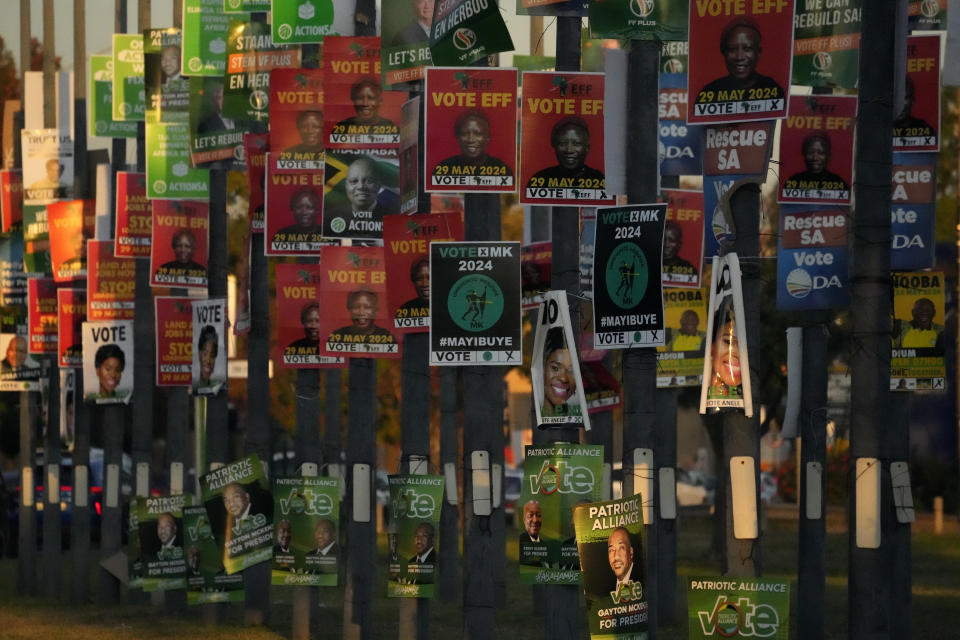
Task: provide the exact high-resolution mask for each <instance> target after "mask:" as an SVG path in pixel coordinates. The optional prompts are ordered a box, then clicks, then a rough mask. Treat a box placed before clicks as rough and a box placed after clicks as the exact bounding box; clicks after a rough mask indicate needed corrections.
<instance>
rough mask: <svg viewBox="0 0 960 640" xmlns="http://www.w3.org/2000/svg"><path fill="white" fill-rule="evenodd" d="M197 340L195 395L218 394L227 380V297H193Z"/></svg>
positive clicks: (192, 381) (194, 366)
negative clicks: (202, 298) (199, 298)
mask: <svg viewBox="0 0 960 640" xmlns="http://www.w3.org/2000/svg"><path fill="white" fill-rule="evenodd" d="M193 344H194V345H195V347H194V349H193V362H192V374H191V380H190V386H191V388H192V390H193V395H195V396H215V395H217V393H218V392H219V391H220V388H221V387H223V386H224V385H225V384H227V300H226V298H214V299H210V300H194V301H193Z"/></svg>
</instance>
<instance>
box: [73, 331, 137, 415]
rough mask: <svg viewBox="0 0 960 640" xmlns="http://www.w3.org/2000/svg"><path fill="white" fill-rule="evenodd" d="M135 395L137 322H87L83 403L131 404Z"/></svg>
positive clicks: (84, 334)
mask: <svg viewBox="0 0 960 640" xmlns="http://www.w3.org/2000/svg"><path fill="white" fill-rule="evenodd" d="M132 393H133V320H116V321H108V322H89V321H88V322H84V323H83V400H84V402H96V403H97V404H118V403H123V404H128V403H129V402H130V394H132Z"/></svg>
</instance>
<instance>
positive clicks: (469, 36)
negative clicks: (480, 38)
mask: <svg viewBox="0 0 960 640" xmlns="http://www.w3.org/2000/svg"><path fill="white" fill-rule="evenodd" d="M476 44H477V34H476V33H474V31H473V29H467V28H466V27H460V28H459V29H457V30H456V31H454V32H453V46H455V47H456V48H457V49H460V51H468V50H470V49H472V48H473V47H474V46H475V45H476Z"/></svg>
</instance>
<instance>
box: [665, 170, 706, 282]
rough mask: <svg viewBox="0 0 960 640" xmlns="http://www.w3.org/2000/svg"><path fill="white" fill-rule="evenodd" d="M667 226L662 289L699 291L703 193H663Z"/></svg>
mask: <svg viewBox="0 0 960 640" xmlns="http://www.w3.org/2000/svg"><path fill="white" fill-rule="evenodd" d="M662 195H663V199H664V200H665V201H666V203H667V223H666V225H665V227H664V230H663V273H661V279H662V281H663V286H665V287H690V288H691V289H697V288H699V287H700V268H701V266H702V263H703V233H704V229H703V192H702V191H682V190H680V189H664V190H663V192H662Z"/></svg>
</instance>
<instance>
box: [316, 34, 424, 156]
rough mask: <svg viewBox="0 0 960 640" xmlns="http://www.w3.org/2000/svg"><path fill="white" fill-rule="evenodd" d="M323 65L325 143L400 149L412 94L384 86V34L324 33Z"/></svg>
mask: <svg viewBox="0 0 960 640" xmlns="http://www.w3.org/2000/svg"><path fill="white" fill-rule="evenodd" d="M323 69H324V75H323V86H324V98H323V99H324V104H325V107H324V131H326V133H327V135H326V140H327V145H326V146H327V147H328V148H330V149H361V148H371V147H387V148H391V149H396V148H397V145H398V144H400V119H401V108H402V107H403V103H404V102H405V101H406V99H407V94H406V93H404V92H401V91H384V90H383V86H382V85H381V83H380V38H379V37H361V38H352V37H346V36H343V37H341V36H332V37H328V38H325V39H324V41H323Z"/></svg>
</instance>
